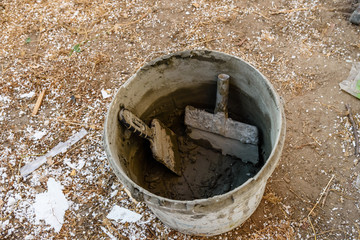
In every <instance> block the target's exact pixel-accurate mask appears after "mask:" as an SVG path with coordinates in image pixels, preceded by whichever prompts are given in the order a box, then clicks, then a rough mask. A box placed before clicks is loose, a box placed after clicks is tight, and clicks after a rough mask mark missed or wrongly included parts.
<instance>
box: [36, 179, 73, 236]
mask: <svg viewBox="0 0 360 240" xmlns="http://www.w3.org/2000/svg"><path fill="white" fill-rule="evenodd" d="M47 186H48V191H47V192H44V193H40V194H38V195H36V198H35V203H34V205H33V208H34V210H35V220H36V223H37V224H39V223H40V220H44V221H45V223H46V224H49V225H50V226H51V227H53V228H54V229H55V232H59V231H60V229H61V227H62V225H63V223H64V215H65V211H66V210H67V209H68V208H69V203H68V201H67V200H66V198H65V196H64V194H63V192H62V189H63V186H62V185H61V184H60V183H58V182H56V181H55V179H54V178H49V180H48V182H47Z"/></svg>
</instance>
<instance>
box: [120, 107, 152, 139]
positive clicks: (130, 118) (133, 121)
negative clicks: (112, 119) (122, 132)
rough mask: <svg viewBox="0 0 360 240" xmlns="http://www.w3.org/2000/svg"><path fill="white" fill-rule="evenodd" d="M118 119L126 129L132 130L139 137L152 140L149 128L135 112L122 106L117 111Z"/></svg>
mask: <svg viewBox="0 0 360 240" xmlns="http://www.w3.org/2000/svg"><path fill="white" fill-rule="evenodd" d="M119 120H120V121H121V122H122V123H123V124H124V125H125V126H126V128H127V129H129V130H130V131H132V132H134V133H135V134H137V135H138V136H140V137H143V138H146V139H148V140H152V137H153V136H152V135H153V134H152V131H151V129H150V128H149V127H148V126H147V125H146V124H145V123H144V122H143V121H142V120H141V119H140V118H138V117H137V116H136V115H135V114H133V113H132V112H130V111H129V110H127V109H125V108H123V109H121V110H120V112H119Z"/></svg>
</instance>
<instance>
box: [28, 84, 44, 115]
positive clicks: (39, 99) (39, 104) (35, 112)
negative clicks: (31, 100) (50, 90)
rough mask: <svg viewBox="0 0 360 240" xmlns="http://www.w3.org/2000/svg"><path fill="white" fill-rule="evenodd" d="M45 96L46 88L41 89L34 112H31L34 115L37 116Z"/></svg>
mask: <svg viewBox="0 0 360 240" xmlns="http://www.w3.org/2000/svg"><path fill="white" fill-rule="evenodd" d="M44 96H45V89H44V90H42V91H41V93H40V95H39V97H38V99H37V100H36V103H35V106H34V109H33V111H32V114H31V115H32V116H35V115H36V114H37V113H38V111H39V108H40V106H41V103H42V100H43V99H44Z"/></svg>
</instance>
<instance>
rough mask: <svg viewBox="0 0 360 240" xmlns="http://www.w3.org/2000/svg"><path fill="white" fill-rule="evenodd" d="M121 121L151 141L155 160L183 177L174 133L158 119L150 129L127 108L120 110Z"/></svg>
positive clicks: (152, 123) (153, 121)
mask: <svg viewBox="0 0 360 240" xmlns="http://www.w3.org/2000/svg"><path fill="white" fill-rule="evenodd" d="M119 120H120V122H122V123H123V125H124V126H125V127H126V128H127V129H129V130H131V131H132V132H134V133H135V134H137V135H138V136H140V137H143V138H145V139H147V140H149V141H150V148H151V151H152V154H153V156H154V158H155V160H157V161H158V162H160V163H162V164H163V165H165V166H166V167H167V168H168V169H170V170H171V171H172V172H174V173H175V174H177V175H179V176H181V174H182V172H181V159H180V155H179V150H178V144H177V140H176V135H175V133H174V132H173V131H171V130H170V129H169V128H167V127H165V125H164V124H163V123H161V122H160V120H158V119H153V120H152V121H151V127H148V126H147V125H146V124H145V123H144V122H143V121H142V120H141V119H140V118H138V117H137V116H136V115H135V114H133V113H132V112H131V111H129V110H127V109H125V108H123V109H121V110H120V112H119Z"/></svg>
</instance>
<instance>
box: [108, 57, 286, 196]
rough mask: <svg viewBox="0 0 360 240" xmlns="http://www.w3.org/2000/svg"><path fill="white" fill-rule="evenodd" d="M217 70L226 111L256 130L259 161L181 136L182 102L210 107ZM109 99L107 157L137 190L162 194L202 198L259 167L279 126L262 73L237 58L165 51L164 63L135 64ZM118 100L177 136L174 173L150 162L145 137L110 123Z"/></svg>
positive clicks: (183, 129)
mask: <svg viewBox="0 0 360 240" xmlns="http://www.w3.org/2000/svg"><path fill="white" fill-rule="evenodd" d="M220 73H226V74H228V75H230V77H231V79H230V87H229V99H228V111H229V117H230V118H232V119H233V120H235V121H239V122H244V123H248V124H251V125H255V126H256V127H258V129H259V137H260V138H259V140H260V141H259V142H260V143H259V156H260V161H259V163H258V164H256V165H253V164H252V163H244V162H242V161H241V160H240V159H237V158H234V157H230V156H224V155H222V154H221V152H219V151H217V150H214V149H211V148H206V147H203V146H198V145H197V144H196V143H195V142H193V141H192V140H191V139H190V138H189V137H188V136H187V134H186V126H185V125H184V109H185V107H186V106H187V105H191V106H193V107H196V108H199V109H204V110H206V111H208V112H211V113H213V110H214V108H215V101H216V97H215V96H216V78H217V75H218V74H220ZM116 98H118V99H117V100H115V101H114V102H113V103H112V104H113V105H114V104H115V106H112V108H113V109H114V111H115V112H116V113H114V116H113V124H114V125H116V127H115V128H113V134H112V135H114V134H115V136H114V137H113V142H115V144H113V146H112V147H113V149H114V151H115V152H116V154H114V156H116V155H117V157H115V158H116V159H114V160H115V161H117V163H118V165H119V166H120V167H121V168H122V171H123V172H124V173H125V174H126V175H127V177H128V178H130V179H131V180H132V181H133V182H134V183H135V184H136V185H138V186H139V187H140V188H143V189H146V190H148V191H150V192H151V193H153V194H155V195H158V196H162V197H165V198H169V199H176V200H194V199H204V198H209V197H213V196H216V195H220V194H224V193H226V192H229V191H231V190H233V189H235V188H237V187H239V186H241V185H242V184H243V183H244V182H246V181H247V180H248V179H249V178H251V177H253V176H255V175H256V174H257V173H258V172H259V171H260V170H261V168H262V167H263V166H264V164H265V162H266V161H267V159H268V157H269V156H270V154H271V151H272V149H273V146H274V144H275V140H276V137H277V135H278V133H279V129H280V119H281V116H280V112H279V107H278V106H277V101H276V99H275V96H274V94H273V93H272V90H271V89H270V87H269V86H268V83H267V81H266V79H264V78H263V76H262V75H261V74H260V73H258V72H257V71H255V70H254V69H253V68H252V67H251V66H249V65H248V64H246V63H244V62H242V61H241V60H239V59H235V61H234V60H231V61H225V60H224V61H223V59H221V61H214V60H213V59H211V58H206V59H197V58H194V57H190V58H187V59H182V58H178V57H177V58H176V57H175V58H174V57H173V58H169V59H168V62H164V60H162V61H161V63H159V61H157V62H156V64H149V65H148V66H146V67H144V68H143V69H142V70H140V71H139V72H138V73H137V74H136V75H135V76H134V77H133V78H132V79H131V81H130V83H129V84H127V85H125V86H124V87H123V89H120V90H119V92H118V94H117V96H116ZM120 106H124V107H126V108H128V109H130V110H131V111H133V112H134V113H135V114H137V115H138V117H140V118H141V119H142V120H143V121H144V122H145V123H146V124H148V125H149V123H150V122H151V120H152V119H153V118H158V119H159V120H160V121H162V122H163V123H164V124H165V125H166V126H167V127H169V128H170V129H171V130H172V131H173V132H174V133H175V134H176V135H177V140H178V144H179V150H180V155H181V160H182V165H183V175H182V176H180V177H179V176H177V175H175V174H173V173H172V172H171V171H170V170H168V169H167V168H166V167H165V166H163V165H162V164H160V163H158V162H157V161H156V160H155V159H154V158H153V157H152V152H151V150H150V143H149V141H147V140H145V139H143V138H141V137H138V136H136V135H135V134H132V133H130V132H129V131H128V130H126V129H125V127H124V126H122V124H121V123H119V121H117V119H116V118H117V113H118V111H119V109H120ZM116 109H117V110H116ZM110 138H111V137H110Z"/></svg>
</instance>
